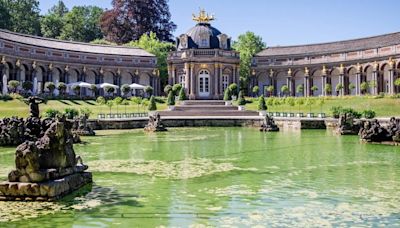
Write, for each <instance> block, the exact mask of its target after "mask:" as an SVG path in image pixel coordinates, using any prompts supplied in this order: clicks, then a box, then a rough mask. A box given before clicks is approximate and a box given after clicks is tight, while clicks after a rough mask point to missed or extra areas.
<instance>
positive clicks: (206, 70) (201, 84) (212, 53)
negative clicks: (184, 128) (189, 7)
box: [168, 10, 240, 100]
mask: <svg viewBox="0 0 400 228" xmlns="http://www.w3.org/2000/svg"><path fill="white" fill-rule="evenodd" d="M193 20H194V21H196V22H197V24H196V25H195V26H194V27H193V28H191V29H189V30H188V32H186V33H185V34H182V35H180V36H179V37H178V38H177V39H176V48H177V50H176V51H174V52H171V53H170V54H169V55H168V74H169V80H168V83H169V84H170V85H174V84H176V83H180V84H182V86H183V87H184V88H185V90H186V93H187V94H188V96H189V98H190V99H191V100H193V99H221V98H222V97H223V94H224V90H225V89H226V88H227V87H228V85H229V84H231V83H237V84H239V62H240V56H239V53H238V52H236V51H233V50H232V48H231V38H230V37H228V35H226V34H223V33H221V32H220V31H219V30H218V29H216V28H214V27H212V26H211V25H210V21H212V20H214V17H213V16H210V15H208V14H206V13H205V12H204V10H201V11H200V14H199V15H198V16H196V15H193Z"/></svg>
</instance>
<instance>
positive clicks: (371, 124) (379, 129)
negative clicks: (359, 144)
mask: <svg viewBox="0 0 400 228" xmlns="http://www.w3.org/2000/svg"><path fill="white" fill-rule="evenodd" d="M399 122H400V120H399V119H397V120H396V118H394V117H392V118H391V119H390V121H389V124H388V125H387V126H386V127H383V126H381V125H380V123H379V121H378V120H377V119H374V120H367V121H364V124H363V126H362V127H361V129H360V131H359V133H358V135H359V136H360V139H361V140H362V141H364V142H377V143H381V142H389V143H390V142H394V143H398V142H399V136H400V123H399Z"/></svg>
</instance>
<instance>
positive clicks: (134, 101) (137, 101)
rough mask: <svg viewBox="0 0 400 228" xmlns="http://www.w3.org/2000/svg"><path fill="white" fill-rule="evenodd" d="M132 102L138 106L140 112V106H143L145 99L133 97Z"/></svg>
mask: <svg viewBox="0 0 400 228" xmlns="http://www.w3.org/2000/svg"><path fill="white" fill-rule="evenodd" d="M131 101H132V102H133V103H134V104H136V105H137V109H138V110H140V105H141V104H142V101H143V99H142V98H141V97H133V98H131Z"/></svg>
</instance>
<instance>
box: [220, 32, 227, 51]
mask: <svg viewBox="0 0 400 228" xmlns="http://www.w3.org/2000/svg"><path fill="white" fill-rule="evenodd" d="M218 39H219V48H221V49H228V36H227V35H225V34H221V35H219V36H218Z"/></svg>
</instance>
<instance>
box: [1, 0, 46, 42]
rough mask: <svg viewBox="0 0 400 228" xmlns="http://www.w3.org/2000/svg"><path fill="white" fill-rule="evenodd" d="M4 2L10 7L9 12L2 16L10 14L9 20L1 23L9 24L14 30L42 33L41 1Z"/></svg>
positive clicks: (13, 0)
mask: <svg viewBox="0 0 400 228" xmlns="http://www.w3.org/2000/svg"><path fill="white" fill-rule="evenodd" d="M2 4H4V5H5V7H6V8H7V9H8V13H7V12H5V15H1V16H0V18H1V17H6V16H9V22H11V23H9V22H8V20H5V21H4V22H1V23H0V24H5V25H7V23H8V26H9V27H8V28H7V27H5V28H6V29H9V30H11V31H14V32H19V33H24V34H30V35H40V15H39V12H40V9H39V1H37V0H2Z"/></svg>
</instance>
